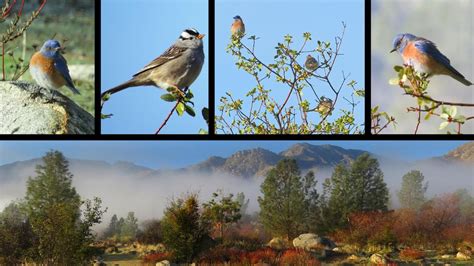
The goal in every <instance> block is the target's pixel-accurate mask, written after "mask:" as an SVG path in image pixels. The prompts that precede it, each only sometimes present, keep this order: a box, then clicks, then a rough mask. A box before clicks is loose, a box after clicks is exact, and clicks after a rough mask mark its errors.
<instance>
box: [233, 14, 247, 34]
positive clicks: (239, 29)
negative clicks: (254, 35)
mask: <svg viewBox="0 0 474 266" xmlns="http://www.w3.org/2000/svg"><path fill="white" fill-rule="evenodd" d="M230 32H231V33H232V35H233V36H239V35H244V33H245V24H244V21H243V20H242V18H241V17H240V16H238V15H237V16H235V17H234V23H232V26H231V27H230Z"/></svg>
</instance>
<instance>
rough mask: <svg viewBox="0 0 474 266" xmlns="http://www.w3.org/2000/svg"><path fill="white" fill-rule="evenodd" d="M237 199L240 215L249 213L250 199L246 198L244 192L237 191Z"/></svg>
mask: <svg viewBox="0 0 474 266" xmlns="http://www.w3.org/2000/svg"><path fill="white" fill-rule="evenodd" d="M235 200H236V201H238V202H239V204H240V215H241V216H242V217H244V216H245V215H246V214H247V209H248V207H249V202H250V200H249V199H246V198H245V194H244V192H239V193H237V196H235Z"/></svg>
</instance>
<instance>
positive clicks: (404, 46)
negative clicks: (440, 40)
mask: <svg viewBox="0 0 474 266" xmlns="http://www.w3.org/2000/svg"><path fill="white" fill-rule="evenodd" d="M394 51H398V52H399V53H400V55H401V56H402V58H403V62H404V64H405V65H410V66H413V68H414V69H415V71H417V72H419V73H426V74H428V76H432V75H448V76H450V77H452V78H454V79H456V80H457V81H459V82H461V83H462V84H464V85H466V86H470V85H472V82H470V81H469V80H467V79H466V78H465V77H464V76H463V75H462V74H461V73H459V71H457V70H456V69H455V68H454V67H453V66H452V65H451V62H450V60H449V59H448V58H447V57H446V56H445V55H444V54H442V53H441V52H440V51H439V50H438V48H437V47H436V45H435V44H434V43H433V42H432V41H430V40H427V39H425V38H421V37H416V36H415V35H413V34H409V33H404V34H398V35H397V36H395V39H394V40H393V49H392V50H391V51H390V52H394Z"/></svg>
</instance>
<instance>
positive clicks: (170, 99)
mask: <svg viewBox="0 0 474 266" xmlns="http://www.w3.org/2000/svg"><path fill="white" fill-rule="evenodd" d="M160 98H161V99H162V100H163V101H166V102H175V101H176V100H177V98H176V96H174V95H173V94H169V93H167V94H163V95H161V96H160Z"/></svg>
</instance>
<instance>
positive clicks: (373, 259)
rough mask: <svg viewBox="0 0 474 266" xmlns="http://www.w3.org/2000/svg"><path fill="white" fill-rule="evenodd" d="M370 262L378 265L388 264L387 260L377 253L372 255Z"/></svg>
mask: <svg viewBox="0 0 474 266" xmlns="http://www.w3.org/2000/svg"><path fill="white" fill-rule="evenodd" d="M369 262H370V263H372V264H376V265H384V264H387V260H386V259H385V257H384V256H382V255H380V254H377V253H375V254H372V256H370V258H369Z"/></svg>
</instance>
